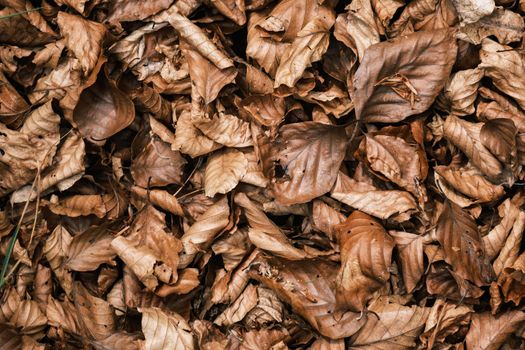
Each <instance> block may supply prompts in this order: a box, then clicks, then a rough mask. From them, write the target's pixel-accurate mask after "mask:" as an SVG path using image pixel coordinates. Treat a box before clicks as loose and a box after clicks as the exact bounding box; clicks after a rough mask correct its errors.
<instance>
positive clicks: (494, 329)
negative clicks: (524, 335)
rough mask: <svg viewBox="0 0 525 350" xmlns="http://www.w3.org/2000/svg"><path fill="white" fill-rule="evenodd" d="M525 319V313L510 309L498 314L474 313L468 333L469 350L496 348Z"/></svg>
mask: <svg viewBox="0 0 525 350" xmlns="http://www.w3.org/2000/svg"><path fill="white" fill-rule="evenodd" d="M524 321H525V313H523V312H521V311H515V310H510V311H507V312H505V313H502V314H500V315H498V316H493V315H491V314H490V313H489V312H484V313H476V314H473V315H472V323H471V326H470V329H469V332H468V333H467V337H466V343H467V350H474V349H487V350H496V349H499V348H500V346H501V345H502V344H503V343H504V342H505V340H506V339H507V338H508V337H509V336H510V335H511V334H516V332H517V330H518V329H519V328H520V327H521V325H522V324H523V322H524Z"/></svg>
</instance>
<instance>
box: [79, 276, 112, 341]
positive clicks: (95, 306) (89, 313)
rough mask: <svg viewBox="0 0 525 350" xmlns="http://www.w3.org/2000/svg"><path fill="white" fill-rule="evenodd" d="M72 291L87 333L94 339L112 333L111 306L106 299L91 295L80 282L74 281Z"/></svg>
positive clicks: (100, 338) (102, 337)
mask: <svg viewBox="0 0 525 350" xmlns="http://www.w3.org/2000/svg"><path fill="white" fill-rule="evenodd" d="M73 291H74V302H75V309H76V310H77V313H78V315H80V316H79V317H80V319H81V323H82V327H83V328H84V330H85V331H86V332H87V334H88V335H89V336H90V337H91V338H93V339H95V340H102V339H105V338H107V337H109V336H110V335H111V334H113V333H114V331H115V316H114V312H113V307H112V306H111V305H110V304H109V303H108V302H107V301H105V300H103V299H100V298H97V297H95V296H93V295H91V293H90V292H89V291H88V290H87V289H86V288H85V287H84V286H83V285H82V284H81V283H80V282H75V284H74V289H73Z"/></svg>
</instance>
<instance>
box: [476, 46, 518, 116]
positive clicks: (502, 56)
mask: <svg viewBox="0 0 525 350" xmlns="http://www.w3.org/2000/svg"><path fill="white" fill-rule="evenodd" d="M479 56H480V59H481V63H480V65H479V68H483V69H484V70H485V76H487V77H489V78H490V79H492V82H493V83H494V86H496V87H497V88H498V89H499V90H501V91H502V92H504V93H505V94H507V95H509V96H511V97H512V98H514V100H515V101H516V102H517V103H518V105H519V106H520V107H521V108H525V95H524V94H523V87H524V86H525V78H524V75H523V72H524V71H525V68H524V64H523V58H522V57H521V55H520V54H519V53H518V52H516V51H514V50H512V48H511V47H510V46H507V45H501V44H498V43H497V42H495V41H493V40H490V39H488V38H486V39H483V40H482V42H481V50H480V53H479Z"/></svg>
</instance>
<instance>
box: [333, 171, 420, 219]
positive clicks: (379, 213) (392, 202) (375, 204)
mask: <svg viewBox="0 0 525 350" xmlns="http://www.w3.org/2000/svg"><path fill="white" fill-rule="evenodd" d="M330 196H331V197H332V198H335V199H337V200H338V201H340V202H343V203H345V204H347V205H349V206H351V207H353V208H355V209H358V210H361V211H363V212H365V213H367V214H369V215H372V216H375V217H378V218H380V219H388V218H390V217H392V216H396V215H399V216H400V218H401V219H404V218H406V219H408V218H409V217H410V214H411V213H412V212H414V211H415V210H416V209H417V204H416V202H415V200H414V198H412V196H411V195H410V194H409V193H408V192H404V191H396V190H392V191H382V190H378V189H377V188H375V187H374V186H372V185H370V184H368V183H365V182H358V181H355V180H354V179H352V178H350V177H348V176H346V175H345V174H343V173H341V172H339V174H338V175H337V181H336V183H335V185H334V187H333V188H332V191H331V192H330ZM406 219H405V220H406Z"/></svg>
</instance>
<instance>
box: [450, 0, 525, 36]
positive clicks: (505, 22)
mask: <svg viewBox="0 0 525 350" xmlns="http://www.w3.org/2000/svg"><path fill="white" fill-rule="evenodd" d="M524 29H525V23H524V21H523V18H522V17H521V16H520V15H518V14H517V13H514V12H512V11H509V10H506V9H504V8H501V7H496V8H495V9H494V11H493V12H492V14H490V15H489V16H484V17H482V18H480V19H479V20H478V21H477V22H475V23H470V24H467V25H465V26H464V27H461V28H460V31H459V33H458V38H460V39H461V40H465V41H468V42H470V43H472V44H476V45H479V44H481V41H482V40H483V39H484V38H487V37H489V36H491V35H494V36H495V37H496V38H498V41H499V42H500V43H501V44H509V43H511V42H515V41H520V40H521V35H522V33H523V30H524Z"/></svg>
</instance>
